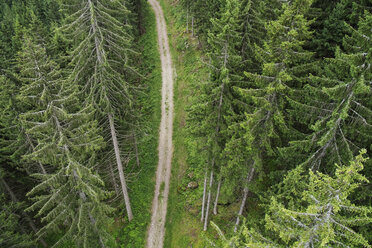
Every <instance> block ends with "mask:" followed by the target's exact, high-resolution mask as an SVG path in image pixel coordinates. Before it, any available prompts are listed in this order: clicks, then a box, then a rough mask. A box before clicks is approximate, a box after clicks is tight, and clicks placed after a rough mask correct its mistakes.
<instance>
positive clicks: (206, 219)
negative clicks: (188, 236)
mask: <svg viewBox="0 0 372 248" xmlns="http://www.w3.org/2000/svg"><path fill="white" fill-rule="evenodd" d="M212 185H213V168H212V171H211V178H210V179H209V191H208V201H207V209H206V210H205V219H204V229H203V230H204V231H207V227H208V214H209V207H210V204H211V198H212Z"/></svg>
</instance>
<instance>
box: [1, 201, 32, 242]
mask: <svg viewBox="0 0 372 248" xmlns="http://www.w3.org/2000/svg"><path fill="white" fill-rule="evenodd" d="M0 202H1V211H0V246H1V247H32V246H33V245H35V244H34V242H33V241H32V240H31V236H30V235H28V234H23V233H21V232H20V231H19V230H20V228H19V216H18V215H17V214H16V213H15V211H16V209H18V208H20V205H19V204H15V203H9V201H6V200H5V196H4V195H0Z"/></svg>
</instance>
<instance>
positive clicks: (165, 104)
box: [147, 0, 174, 248]
mask: <svg viewBox="0 0 372 248" xmlns="http://www.w3.org/2000/svg"><path fill="white" fill-rule="evenodd" d="M149 3H150V5H151V7H152V8H153V10H154V12H155V16H156V26H157V31H158V46H159V52H160V59H161V67H162V90H161V91H162V92H161V95H162V100H161V121H160V130H159V147H158V152H159V162H158V168H157V171H156V184H155V193H154V199H153V202H152V216H151V223H150V226H149V229H148V234H147V247H149V248H150V247H154V248H160V247H163V242H164V234H165V228H164V226H165V220H166V215H167V202H168V193H169V183H170V175H171V165H172V153H173V143H172V135H173V108H174V107H173V64H172V59H171V54H170V49H169V43H168V33H167V27H166V23H165V19H164V14H163V11H162V8H161V7H160V5H159V3H158V2H157V1H156V0H149Z"/></svg>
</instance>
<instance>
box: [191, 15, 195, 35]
mask: <svg viewBox="0 0 372 248" xmlns="http://www.w3.org/2000/svg"><path fill="white" fill-rule="evenodd" d="M191 30H192V37H194V17H191Z"/></svg>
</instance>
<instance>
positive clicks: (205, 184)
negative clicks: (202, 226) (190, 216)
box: [200, 169, 208, 222]
mask: <svg viewBox="0 0 372 248" xmlns="http://www.w3.org/2000/svg"><path fill="white" fill-rule="evenodd" d="M207 180H208V171H207V169H206V170H205V176H204V189H203V203H202V211H201V219H200V221H201V222H203V220H204V206H205V194H206V193H207Z"/></svg>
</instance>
